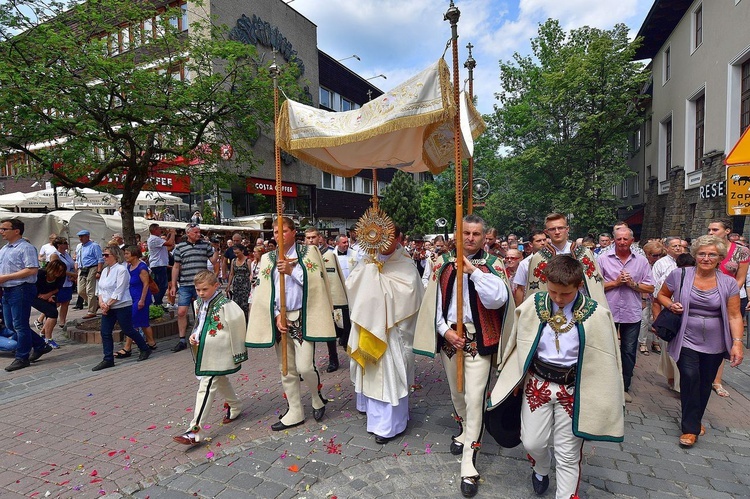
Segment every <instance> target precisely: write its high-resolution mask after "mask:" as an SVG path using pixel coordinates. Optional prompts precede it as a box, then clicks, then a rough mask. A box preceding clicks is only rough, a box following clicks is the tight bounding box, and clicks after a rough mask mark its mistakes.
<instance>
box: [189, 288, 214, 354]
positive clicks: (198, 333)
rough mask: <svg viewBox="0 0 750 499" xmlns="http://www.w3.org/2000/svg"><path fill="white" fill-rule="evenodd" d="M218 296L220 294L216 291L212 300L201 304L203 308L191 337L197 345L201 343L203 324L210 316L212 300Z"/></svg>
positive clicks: (200, 310) (199, 311) (199, 310)
mask: <svg viewBox="0 0 750 499" xmlns="http://www.w3.org/2000/svg"><path fill="white" fill-rule="evenodd" d="M218 294H219V292H218V291H216V293H214V295H213V296H212V297H211V298H209V299H208V300H206V301H204V302H203V303H202V304H201V308H199V309H198V314H197V315H198V316H197V317H196V321H195V327H194V328H193V333H192V334H191V335H190V336H191V337H192V338H194V339H195V342H196V343H199V342H200V339H201V331H203V324H205V323H206V315H208V304H209V303H211V300H213V299H214V298H215V297H216V295H218Z"/></svg>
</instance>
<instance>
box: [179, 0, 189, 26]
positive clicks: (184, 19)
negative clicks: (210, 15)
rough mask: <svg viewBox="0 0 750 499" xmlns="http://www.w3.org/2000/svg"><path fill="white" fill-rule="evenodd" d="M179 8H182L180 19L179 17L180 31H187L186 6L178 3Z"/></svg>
mask: <svg viewBox="0 0 750 499" xmlns="http://www.w3.org/2000/svg"><path fill="white" fill-rule="evenodd" d="M180 9H181V10H182V19H180V31H187V30H188V8H187V4H186V3H183V4H182V5H180Z"/></svg>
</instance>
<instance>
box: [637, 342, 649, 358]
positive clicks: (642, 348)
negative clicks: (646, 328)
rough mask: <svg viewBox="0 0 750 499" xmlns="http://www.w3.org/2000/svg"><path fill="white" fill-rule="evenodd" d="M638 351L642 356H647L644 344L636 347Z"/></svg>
mask: <svg viewBox="0 0 750 499" xmlns="http://www.w3.org/2000/svg"><path fill="white" fill-rule="evenodd" d="M638 351H639V352H641V353H642V354H643V355H648V348H646V344H645V343H641V345H640V346H639V347H638Z"/></svg>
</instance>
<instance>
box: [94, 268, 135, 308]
mask: <svg viewBox="0 0 750 499" xmlns="http://www.w3.org/2000/svg"><path fill="white" fill-rule="evenodd" d="M96 294H97V296H99V298H101V300H102V301H103V302H104V303H106V302H108V301H109V300H111V299H114V300H116V301H115V303H113V304H112V305H111V306H110V307H109V308H121V307H127V306H128V305H132V304H133V299H132V298H131V297H130V272H128V269H127V267H126V266H125V264H124V263H116V264H114V265H111V266H109V267H104V269H103V270H102V275H101V277H100V278H99V282H98V283H97V285H96Z"/></svg>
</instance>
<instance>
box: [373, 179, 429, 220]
mask: <svg viewBox="0 0 750 499" xmlns="http://www.w3.org/2000/svg"><path fill="white" fill-rule="evenodd" d="M419 207H420V192H419V186H418V185H417V183H416V181H415V180H414V176H413V175H412V174H411V173H406V172H403V171H401V170H399V171H397V172H396V174H395V175H394V176H393V180H392V181H391V183H390V184H389V185H388V187H386V188H385V192H384V193H383V199H381V200H380V208H381V209H382V210H383V211H385V212H386V213H387V214H388V216H390V217H391V219H392V220H393V222H394V223H395V224H396V225H398V226H399V227H401V232H403V233H404V234H414V230H415V228H416V227H417V226H418V225H419Z"/></svg>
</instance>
